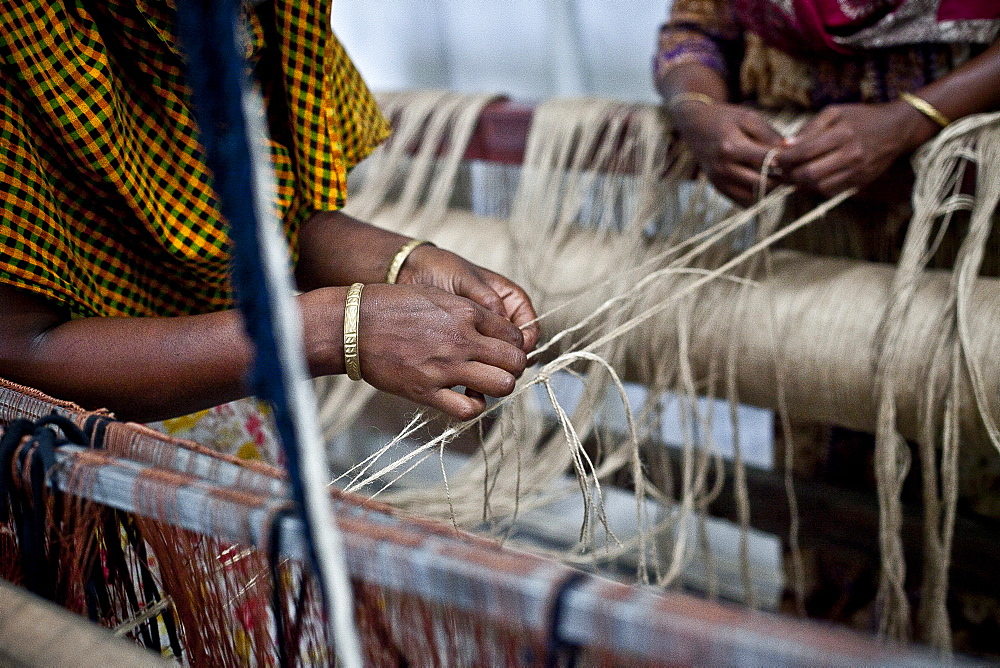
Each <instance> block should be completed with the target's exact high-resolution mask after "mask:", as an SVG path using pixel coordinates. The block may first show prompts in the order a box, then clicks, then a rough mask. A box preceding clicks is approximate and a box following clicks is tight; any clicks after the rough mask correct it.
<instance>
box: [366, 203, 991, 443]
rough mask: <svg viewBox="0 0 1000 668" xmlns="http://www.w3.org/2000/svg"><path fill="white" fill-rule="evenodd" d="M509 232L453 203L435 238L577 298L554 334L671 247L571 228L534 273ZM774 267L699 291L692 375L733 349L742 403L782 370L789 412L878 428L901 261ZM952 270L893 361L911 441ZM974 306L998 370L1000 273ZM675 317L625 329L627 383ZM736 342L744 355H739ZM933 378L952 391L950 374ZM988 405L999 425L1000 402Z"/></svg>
mask: <svg viewBox="0 0 1000 668" xmlns="http://www.w3.org/2000/svg"><path fill="white" fill-rule="evenodd" d="M398 220H399V218H398V217H397V216H394V215H393V210H392V209H391V208H387V209H383V210H382V211H381V212H380V213H379V214H378V215H377V216H376V222H377V223H378V224H381V225H383V226H386V227H390V228H392V229H395V230H397V231H400V232H403V233H406V232H407V227H408V225H411V226H414V227H417V226H419V222H417V223H406V224H399V222H397V221H398ZM508 230H509V227H508V225H507V224H506V222H505V221H500V220H490V219H488V218H482V217H479V216H475V215H473V214H471V213H469V212H466V211H458V210H452V211H449V212H448V214H447V215H446V217H445V220H444V222H443V223H441V224H439V225H436V226H435V228H434V230H433V232H431V237H430V238H431V239H432V240H433V241H434V243H436V244H438V245H439V246H441V247H444V248H448V249H449V250H453V251H455V252H457V253H459V254H461V255H463V256H465V257H468V258H469V259H470V260H472V261H474V262H477V263H479V264H482V265H483V266H486V267H489V268H490V269H493V270H495V271H498V272H501V273H505V274H508V275H513V276H515V277H517V278H519V279H521V280H524V281H525V282H526V283H528V284H529V285H530V284H534V285H535V286H537V288H538V289H537V290H536V291H533V292H532V296H533V297H534V298H535V299H536V305H537V306H538V310H539V312H540V313H545V312H547V311H549V310H551V309H553V308H555V307H557V306H560V305H561V304H562V303H563V302H565V301H567V300H569V299H570V298H571V297H576V299H575V300H574V301H572V302H571V303H570V304H568V305H567V306H565V307H563V308H561V309H559V310H557V311H556V312H554V313H552V314H551V315H549V316H548V317H546V318H544V319H543V320H542V327H543V331H544V332H545V333H546V334H548V335H551V334H553V333H555V332H558V331H560V330H562V329H564V328H566V327H569V326H571V325H573V324H575V323H577V322H579V321H580V320H582V319H583V318H585V317H586V316H587V315H588V314H590V313H592V312H593V311H594V309H595V308H596V307H597V306H598V305H600V304H601V303H602V302H604V301H605V300H606V299H607V298H609V297H610V296H612V295H613V294H614V292H613V291H614V290H615V289H617V288H615V287H610V286H609V285H602V281H606V280H607V279H613V278H615V277H620V276H622V275H623V272H624V271H626V270H627V269H628V268H630V267H635V266H636V265H637V264H638V263H639V262H641V261H642V259H643V258H644V257H650V256H653V255H656V254H658V253H660V252H662V251H663V250H664V247H662V246H658V245H657V244H655V243H654V244H652V245H650V246H648V247H646V248H644V249H641V250H640V249H636V248H634V247H631V246H625V245H622V243H621V242H620V240H617V239H615V238H614V235H608V234H607V233H600V232H595V231H591V230H582V229H581V230H575V231H574V232H573V234H572V236H571V238H569V239H568V240H567V241H566V242H565V243H563V244H562V245H561V246H562V247H561V249H560V252H559V254H558V258H557V261H555V262H549V263H546V265H545V266H544V267H533V268H531V275H530V276H523V275H522V274H524V273H525V271H524V269H525V268H524V267H523V266H522V263H521V262H520V259H519V257H518V249H517V247H516V245H515V243H514V242H513V241H512V240H511V239H510V233H509V231H508ZM424 232H425V230H423V229H421V233H424ZM772 266H773V271H772V272H771V273H770V275H769V276H764V277H761V278H760V280H759V283H757V284H756V285H755V286H753V287H743V285H741V284H738V283H734V282H732V281H725V280H721V281H716V282H713V283H710V284H708V285H706V286H705V287H703V288H700V289H699V291H698V292H697V293H696V294H695V295H694V297H693V299H694V306H693V310H692V311H691V317H692V320H691V322H690V325H689V332H690V344H689V345H690V358H691V363H692V366H693V369H694V371H695V374H696V376H697V377H699V378H702V379H704V378H705V377H707V374H708V373H709V372H710V370H711V369H712V368H715V369H718V368H719V366H718V365H719V364H724V363H725V360H726V358H727V357H732V358H733V360H734V362H735V364H736V370H737V374H736V378H737V389H738V394H739V400H740V401H741V402H743V403H747V404H752V405H756V406H762V407H767V408H777V407H778V401H779V396H778V392H777V381H776V378H777V376H776V373H777V369H778V365H782V366H783V373H784V383H785V395H786V400H787V409H788V411H789V414H790V416H791V417H792V419H793V420H795V421H799V422H816V423H826V424H835V425H839V426H843V427H847V428H851V429H856V430H859V431H868V432H872V431H874V429H875V421H876V411H877V406H878V399H877V387H876V379H875V362H876V354H877V349H878V348H877V347H878V329H879V326H880V323H881V322H882V318H883V313H884V310H885V307H886V304H887V303H888V300H889V295H890V286H891V282H892V277H893V272H894V267H892V266H890V265H884V264H878V263H871V262H861V261H855V260H847V259H842V258H824V257H814V256H808V255H804V254H800V253H795V252H792V251H778V252H776V253H775V254H774V257H773V263H772ZM640 276H641V275H640ZM950 276H951V274H950V273H948V272H935V271H928V272H926V276H925V278H924V280H923V282H922V284H921V286H920V288H919V290H918V291H917V293H916V297H915V299H914V302H913V305H912V307H911V308H910V310H909V312H908V314H907V316H906V317H907V323H906V326H905V327H904V328H903V331H904V332H905V334H904V336H905V337H906V341H905V345H904V346H903V347H904V349H905V350H907V351H909V354H908V356H907V359H906V360H905V362H904V363H903V364H902V365H901V367H900V368H899V369H897V373H898V374H899V378H901V379H903V381H902V382H898V383H897V387H898V396H897V397H896V399H897V407H898V420H899V425H898V426H899V431H900V433H901V434H903V435H904V436H905V437H907V438H911V439H919V437H920V425H921V424H922V421H921V409H922V407H923V405H924V404H925V403H926V398H925V395H926V393H927V388H928V374H929V373H930V371H929V370H928V368H927V364H928V362H927V360H928V359H930V357H931V354H930V352H931V350H932V349H933V346H935V345H936V344H937V339H936V337H937V336H938V325H939V323H940V322H941V321H942V318H943V317H944V312H945V309H946V302H947V294H948V284H949V281H950ZM686 280H692V279H690V278H688V277H685V276H683V275H682V276H669V277H666V278H664V280H663V283H662V286H659V287H657V288H656V289H652V290H649V291H646V292H645V294H644V295H643V297H642V299H643V300H644V302H645V303H640V304H636V305H634V307H633V312H635V311H638V310H642V309H644V308H648V307H650V306H653V305H655V304H656V303H657V301H658V300H660V299H664V298H666V297H667V296H669V295H671V294H672V293H674V292H676V291H677V290H678V288H679V287H681V286H682V284H683V281H686ZM611 285H615V283H612V284H611ZM551 286H558V288H557V289H553V288H552V287H551ZM529 291H530V288H529ZM972 303H973V307H974V311H975V313H976V314H977V317H975V318H974V319H973V320H972V326H971V332H970V334H971V349H970V350H969V351H968V352H969V354H970V356H971V357H972V358H973V359H975V360H979V363H980V364H983V365H987V366H986V368H989V365H992V364H994V363H995V360H998V359H1000V281H998V280H997V279H989V278H980V279H977V285H976V288H975V291H974V295H973V299H972ZM734 315H738V317H734ZM677 319H678V309H673V308H671V309H667V310H665V311H663V312H662V313H660V314H658V315H657V316H655V317H654V318H652V319H651V320H649V321H648V322H646V323H644V324H642V325H641V326H639V327H638V328H636V329H635V330H633V331H632V332H630V333H628V334H626V335H625V337H624V339H623V340H622V342H621V344H622V345H623V346H624V348H625V351H626V352H625V376H626V378H628V379H629V380H633V381H637V382H642V383H647V382H649V381H650V380H651V379H650V377H649V374H651V373H653V370H655V369H656V368H657V364H655V363H654V361H656V360H658V358H660V357H661V356H662V355H661V353H662V351H664V350H671V351H672V350H674V349H676V347H677V344H678V341H677V331H678V321H677ZM732 337H735V338H732ZM569 342H571V339H570V341H568V342H567V343H569ZM731 345H734V346H735V347H734V348H733V349H732V350H733V351H734V352H735V355H730V354H729V351H730V346H731ZM671 354H672V353H671ZM938 373H944V370H940V371H939V372H938ZM937 381H938V384H937V386H938V387H942V386H943V384H944V383H945V381H946V379H945V378H943V377H939V378H937ZM985 382H986V383H987V384H988V387H987V392H986V394H987V396H989V397H1000V375H998V374H987V378H985ZM961 406H962V413H961V421H962V429H963V435H964V438H965V439H967V440H969V439H971V440H974V441H983V440H985V433H983V430H982V419H981V417H980V416H979V414H978V411H977V408H976V403H975V401H973V400H972V396H971V393H970V392H969V391H968V388H967V387H966V388H964V390H963V394H962V396H961ZM989 410H990V411H991V412H992V414H993V415H994V419H997V420H1000V401H998V402H997V403H996V404H994V405H992V406H990V407H989Z"/></svg>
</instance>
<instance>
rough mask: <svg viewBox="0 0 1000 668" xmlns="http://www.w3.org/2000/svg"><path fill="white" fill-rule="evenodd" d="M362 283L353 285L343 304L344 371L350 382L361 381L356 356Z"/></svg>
mask: <svg viewBox="0 0 1000 668" xmlns="http://www.w3.org/2000/svg"><path fill="white" fill-rule="evenodd" d="M364 287H365V285H364V283H355V284H354V285H352V286H351V288H350V289H349V290H348V291H347V301H345V302H344V370H345V371H346V372H347V377H348V378H350V379H351V380H361V358H360V357H359V356H358V321H359V320H360V316H361V291H362V290H363V289H364Z"/></svg>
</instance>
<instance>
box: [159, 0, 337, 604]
mask: <svg viewBox="0 0 1000 668" xmlns="http://www.w3.org/2000/svg"><path fill="white" fill-rule="evenodd" d="M240 16H241V13H240V2H239V0H180V1H179V2H178V3H177V28H178V34H179V37H180V42H181V45H182V46H183V48H184V52H185V54H186V55H187V81H188V84H189V85H190V87H191V89H192V91H193V96H194V105H195V109H194V111H195V117H196V119H197V121H198V125H199V128H200V141H201V143H202V145H203V146H204V147H205V150H206V158H207V159H206V163H207V165H208V167H209V168H210V169H211V170H212V172H213V174H214V184H213V185H214V188H215V192H216V194H217V196H218V198H219V210H220V211H221V212H222V216H223V218H224V219H225V220H226V221H228V223H229V226H230V228H229V237H230V239H231V240H232V243H233V248H232V258H233V266H232V276H233V285H234V289H235V292H236V301H237V305H238V306H239V309H240V311H241V312H242V315H243V324H244V327H245V328H246V332H247V334H248V335H249V337H250V339H251V340H252V341H253V343H254V346H255V347H256V358H255V360H254V365H253V370H252V371H251V375H250V383H251V387H252V390H253V393H254V394H255V395H256V396H257V397H259V398H260V399H263V400H265V401H267V402H269V403H270V404H271V406H272V407H273V410H274V420H275V423H276V426H277V430H278V436H279V438H280V440H281V445H282V449H283V450H284V453H285V461H286V463H287V467H288V474H289V482H290V483H291V485H290V487H291V493H292V500H293V501H294V502H295V504H296V512H297V513H298V514H299V515H301V516H302V518H303V527H304V530H305V531H304V534H305V535H304V538H305V540H306V543H307V545H308V549H309V556H310V560H311V562H312V565H313V568H314V570H315V571H316V572H319V559H318V556H317V551H316V548H315V541H314V534H313V531H314V527H313V526H312V523H311V522H309V521H308V517H307V513H306V511H305V508H306V501H305V499H306V496H305V491H304V489H305V488H304V483H303V480H302V476H301V474H300V449H299V443H300V439H299V438H298V434H297V428H296V425H295V422H294V421H293V420H292V417H291V413H290V409H289V401H288V397H287V395H288V391H289V388H288V387H286V382H285V377H284V375H283V374H282V372H281V361H280V358H279V353H278V344H277V340H276V337H275V332H274V330H273V328H272V319H271V314H272V311H273V308H274V296H273V295H272V293H271V288H270V286H269V285H268V282H267V280H266V277H265V275H264V269H263V249H262V248H261V246H260V239H259V237H258V233H257V229H258V226H259V225H260V224H261V222H262V221H259V220H258V217H257V210H256V208H255V194H256V193H255V192H254V185H253V184H254V179H253V172H252V167H251V150H252V149H251V144H250V141H251V140H250V137H249V135H248V132H247V123H246V119H245V118H244V115H243V103H242V100H243V91H244V88H245V87H247V86H249V85H250V82H249V81H248V76H247V65H246V63H245V61H244V59H243V57H242V55H241V53H242V50H241V49H239V45H238V44H237V40H236V35H237V30H236V27H237V20H238V17H240ZM319 581H320V583H321V588H322V589H323V592H322V593H323V596H324V599H325V598H326V596H327V593H328V592H326V591H325V587H322V585H323V578H319Z"/></svg>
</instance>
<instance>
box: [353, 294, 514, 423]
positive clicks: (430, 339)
mask: <svg viewBox="0 0 1000 668" xmlns="http://www.w3.org/2000/svg"><path fill="white" fill-rule="evenodd" d="M358 340H359V346H358V347H359V355H360V361H361V375H362V377H363V378H364V379H365V380H366V381H367V382H368V383H370V384H371V385H374V386H375V387H377V388H379V389H380V390H385V391H386V392H391V393H393V394H396V395H399V396H401V397H405V398H407V399H410V400H412V401H415V402H417V403H420V404H424V405H426V406H430V407H432V408H437V409H438V410H441V411H442V412H444V413H446V414H447V415H449V416H450V417H452V418H455V419H458V420H468V419H471V418H473V417H475V416H476V415H479V414H480V413H481V412H483V410H485V408H486V401H485V399H484V398H483V395H490V396H494V397H500V396H505V395H508V394H510V393H511V392H512V391H513V389H514V383H515V381H516V379H517V377H519V376H520V375H521V373H522V372H523V371H524V367H525V364H526V363H527V358H526V356H525V353H524V350H523V348H524V347H525V344H524V337H523V336H522V335H521V331H520V330H519V329H518V328H517V327H515V326H514V324H512V323H511V322H510V321H509V320H507V319H506V318H504V317H502V316H500V315H498V314H496V313H494V312H492V311H490V310H489V309H487V308H484V307H483V306H481V305H479V304H477V303H476V302H474V301H471V300H470V299H466V298H465V297H460V296H457V295H455V294H451V293H450V292H446V291H444V290H442V289H439V288H436V287H430V286H427V285H382V284H370V285H367V286H365V289H364V293H363V295H362V299H361V317H360V323H359V327H358ZM457 385H462V386H464V387H466V388H468V390H469V392H468V393H467V394H465V395H463V394H459V393H458V392H455V391H454V390H452V389H451V388H453V387H455V386H457Z"/></svg>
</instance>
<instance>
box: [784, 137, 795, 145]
mask: <svg viewBox="0 0 1000 668" xmlns="http://www.w3.org/2000/svg"><path fill="white" fill-rule="evenodd" d="M781 143H782V144H784V145H785V146H794V145H795V137H785V138H784V139H782V140H781Z"/></svg>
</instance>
